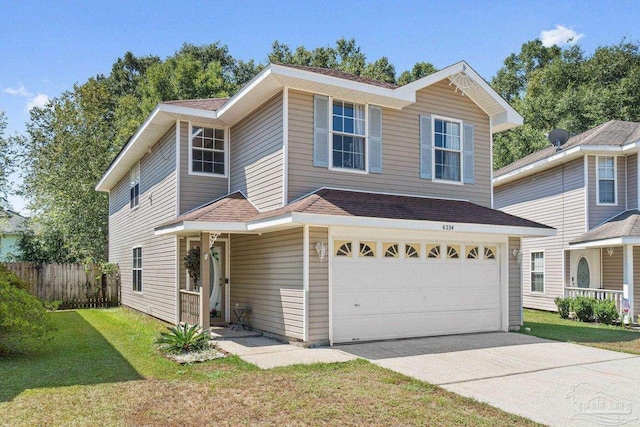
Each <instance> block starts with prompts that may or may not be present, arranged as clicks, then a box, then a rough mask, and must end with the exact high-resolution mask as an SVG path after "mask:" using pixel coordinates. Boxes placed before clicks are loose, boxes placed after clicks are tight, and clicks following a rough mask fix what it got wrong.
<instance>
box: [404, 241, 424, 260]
mask: <svg viewBox="0 0 640 427" xmlns="http://www.w3.org/2000/svg"><path fill="white" fill-rule="evenodd" d="M404 257H405V258H420V245H419V244H417V243H406V244H405V245H404Z"/></svg>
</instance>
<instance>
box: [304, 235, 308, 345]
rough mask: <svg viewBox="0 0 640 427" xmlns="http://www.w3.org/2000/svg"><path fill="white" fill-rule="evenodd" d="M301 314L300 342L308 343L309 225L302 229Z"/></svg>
mask: <svg viewBox="0 0 640 427" xmlns="http://www.w3.org/2000/svg"><path fill="white" fill-rule="evenodd" d="M302 294H303V300H302V312H303V316H304V318H303V322H304V325H303V333H302V340H303V341H305V342H307V341H309V225H307V224H305V225H304V226H303V227H302Z"/></svg>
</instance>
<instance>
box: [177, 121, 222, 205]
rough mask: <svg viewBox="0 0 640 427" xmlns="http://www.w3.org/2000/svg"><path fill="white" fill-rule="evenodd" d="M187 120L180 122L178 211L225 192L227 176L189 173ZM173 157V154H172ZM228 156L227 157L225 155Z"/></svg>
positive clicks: (200, 203) (201, 203) (217, 196)
mask: <svg viewBox="0 0 640 427" xmlns="http://www.w3.org/2000/svg"><path fill="white" fill-rule="evenodd" d="M190 135H191V129H190V128H189V122H180V213H181V214H182V213H185V212H187V211H190V210H191V209H193V208H195V207H198V206H201V205H203V204H205V203H207V202H210V201H212V200H215V199H219V198H220V197H222V196H224V195H226V194H227V192H228V189H229V183H228V180H227V178H224V177H219V176H202V175H191V174H189V136H190ZM174 157H175V156H174ZM227 158H228V157H227Z"/></svg>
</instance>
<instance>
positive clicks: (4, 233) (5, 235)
mask: <svg viewBox="0 0 640 427" xmlns="http://www.w3.org/2000/svg"><path fill="white" fill-rule="evenodd" d="M26 221H27V218H25V217H23V216H22V215H20V214H19V213H17V212H13V211H11V210H9V209H5V210H1V209H0V262H8V261H11V260H14V259H16V258H18V257H20V253H21V252H20V248H19V247H18V240H19V239H20V233H21V232H23V231H25V229H24V227H25V223H26Z"/></svg>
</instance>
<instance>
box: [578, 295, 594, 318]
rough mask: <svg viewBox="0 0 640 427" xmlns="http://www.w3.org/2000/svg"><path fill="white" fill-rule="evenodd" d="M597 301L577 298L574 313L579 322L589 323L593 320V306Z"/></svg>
mask: <svg viewBox="0 0 640 427" xmlns="http://www.w3.org/2000/svg"><path fill="white" fill-rule="evenodd" d="M595 302H596V300H595V299H594V298H588V297H576V298H575V299H574V300H573V311H575V313H576V317H577V318H578V320H581V321H583V322H589V321H591V320H592V319H593V306H594V303H595Z"/></svg>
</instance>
